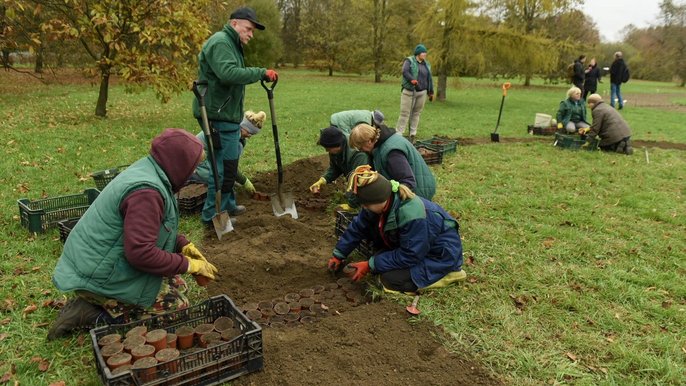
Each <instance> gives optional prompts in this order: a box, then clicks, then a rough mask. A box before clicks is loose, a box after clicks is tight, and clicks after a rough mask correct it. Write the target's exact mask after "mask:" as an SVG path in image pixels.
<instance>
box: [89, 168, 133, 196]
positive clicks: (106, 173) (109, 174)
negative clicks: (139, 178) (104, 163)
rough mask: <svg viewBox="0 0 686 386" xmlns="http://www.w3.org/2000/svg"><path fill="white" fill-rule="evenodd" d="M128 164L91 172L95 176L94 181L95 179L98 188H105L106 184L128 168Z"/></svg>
mask: <svg viewBox="0 0 686 386" xmlns="http://www.w3.org/2000/svg"><path fill="white" fill-rule="evenodd" d="M127 166H129V165H122V166H117V167H114V168H110V169H105V170H99V171H97V172H93V173H91V177H92V178H93V181H95V187H96V188H98V190H103V189H105V186H107V184H109V183H110V181H112V180H113V179H114V177H116V176H118V175H119V173H121V172H122V171H123V170H124V169H126V167H127Z"/></svg>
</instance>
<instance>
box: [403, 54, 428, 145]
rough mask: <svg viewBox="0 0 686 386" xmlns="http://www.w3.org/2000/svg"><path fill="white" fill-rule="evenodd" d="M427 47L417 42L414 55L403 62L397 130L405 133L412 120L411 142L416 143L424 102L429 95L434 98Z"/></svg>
mask: <svg viewBox="0 0 686 386" xmlns="http://www.w3.org/2000/svg"><path fill="white" fill-rule="evenodd" d="M426 55H427V52H426V47H424V45H423V44H417V47H415V49H414V55H413V56H408V57H407V58H405V61H404V62H403V81H402V92H401V94H400V117H398V124H397V125H396V126H395V127H396V130H397V131H398V132H399V133H400V134H401V135H403V133H404V132H405V129H406V128H407V122H408V120H409V122H410V142H412V143H414V142H415V139H416V136H417V126H419V116H420V115H421V114H422V110H424V103H426V99H427V97H428V99H429V101H433V100H434V85H433V79H432V78H431V64H429V61H428V60H426Z"/></svg>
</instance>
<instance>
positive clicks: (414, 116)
mask: <svg viewBox="0 0 686 386" xmlns="http://www.w3.org/2000/svg"><path fill="white" fill-rule="evenodd" d="M412 94H413V93H412V91H410V90H406V89H403V91H402V93H401V94H400V117H398V124H397V125H395V129H396V131H397V132H399V133H400V134H402V133H404V132H405V128H407V121H408V120H409V121H410V135H417V126H418V125H419V116H420V115H421V114H422V110H424V103H426V99H427V92H426V90H423V91H415V92H414V106H413V105H412V100H413V95H412ZM410 110H411V111H410Z"/></svg>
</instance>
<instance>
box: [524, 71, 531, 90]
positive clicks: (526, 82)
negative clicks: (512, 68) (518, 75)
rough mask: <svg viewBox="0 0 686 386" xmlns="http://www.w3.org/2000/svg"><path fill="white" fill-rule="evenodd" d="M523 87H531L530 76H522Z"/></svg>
mask: <svg viewBox="0 0 686 386" xmlns="http://www.w3.org/2000/svg"><path fill="white" fill-rule="evenodd" d="M524 86H525V87H529V86H531V75H529V74H526V75H525V76H524Z"/></svg>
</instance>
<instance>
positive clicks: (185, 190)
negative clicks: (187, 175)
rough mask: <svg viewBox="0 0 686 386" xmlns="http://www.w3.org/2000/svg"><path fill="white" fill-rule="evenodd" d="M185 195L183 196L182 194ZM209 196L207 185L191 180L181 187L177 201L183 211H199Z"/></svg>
mask: <svg viewBox="0 0 686 386" xmlns="http://www.w3.org/2000/svg"><path fill="white" fill-rule="evenodd" d="M182 195H183V196H184V197H181V196H182ZM206 198H207V185H205V184H200V183H195V182H191V183H188V184H186V185H185V186H183V187H182V188H181V191H180V192H179V195H178V198H177V201H178V203H179V210H180V211H181V212H183V213H195V212H199V211H200V210H201V209H202V207H203V205H205V199H206Z"/></svg>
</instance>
